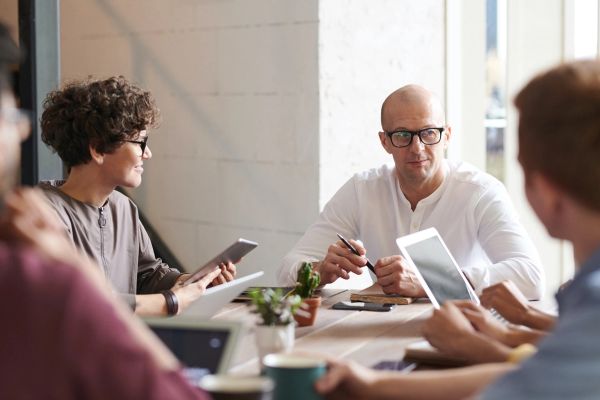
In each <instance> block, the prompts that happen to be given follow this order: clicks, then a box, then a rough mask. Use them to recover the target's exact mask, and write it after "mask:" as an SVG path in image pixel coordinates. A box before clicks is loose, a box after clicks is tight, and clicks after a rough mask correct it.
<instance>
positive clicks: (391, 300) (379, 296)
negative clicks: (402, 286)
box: [350, 283, 414, 304]
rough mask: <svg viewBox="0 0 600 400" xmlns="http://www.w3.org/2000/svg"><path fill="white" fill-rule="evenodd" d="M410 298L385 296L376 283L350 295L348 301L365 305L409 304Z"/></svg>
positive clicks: (411, 300) (393, 295)
mask: <svg viewBox="0 0 600 400" xmlns="http://www.w3.org/2000/svg"><path fill="white" fill-rule="evenodd" d="M413 300H414V299H413V298H412V297H406V296H401V295H399V294H385V293H383V289H382V288H381V286H380V285H379V284H378V283H374V284H373V285H372V286H369V287H368V288H366V289H363V290H361V291H359V292H352V293H350V301H364V302H366V303H377V304H410V303H412V302H413Z"/></svg>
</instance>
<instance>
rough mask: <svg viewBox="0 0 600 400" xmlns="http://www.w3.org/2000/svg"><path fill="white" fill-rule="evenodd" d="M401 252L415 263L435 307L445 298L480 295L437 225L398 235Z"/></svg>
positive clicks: (475, 300) (417, 273) (420, 278)
mask: <svg viewBox="0 0 600 400" xmlns="http://www.w3.org/2000/svg"><path fill="white" fill-rule="evenodd" d="M396 243H397V244H398V247H399V248H400V253H401V254H402V256H403V257H404V258H405V259H406V260H407V261H408V263H409V264H410V265H411V266H413V268H414V269H415V271H416V275H417V277H418V279H419V282H420V283H421V286H423V289H424V290H425V293H427V296H428V297H429V299H430V300H431V303H432V304H433V305H434V307H436V308H439V307H440V305H441V304H443V303H444V302H445V301H446V300H473V301H474V302H476V303H477V304H479V298H478V297H477V294H475V291H474V290H473V288H472V287H471V285H470V284H469V282H468V281H467V278H466V277H465V275H464V273H463V272H462V271H461V269H460V268H459V266H458V264H457V263H456V261H455V260H454V257H452V254H450V251H449V250H448V247H446V244H445V243H444V241H443V240H442V237H441V236H440V234H439V233H438V231H437V229H435V228H429V229H425V230H423V231H420V232H415V233H413V234H410V235H407V236H403V237H400V238H398V239H396Z"/></svg>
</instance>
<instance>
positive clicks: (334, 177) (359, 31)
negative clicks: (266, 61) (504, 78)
mask: <svg viewBox="0 0 600 400" xmlns="http://www.w3.org/2000/svg"><path fill="white" fill-rule="evenodd" d="M319 22H320V24H319V66H320V68H319V89H320V109H321V116H320V155H321V157H320V158H321V164H320V182H321V184H320V195H319V201H320V204H321V206H323V205H324V203H325V202H326V201H327V200H328V199H329V198H330V197H331V196H332V195H333V194H334V193H335V191H337V189H338V188H339V187H340V186H341V185H342V184H343V182H345V181H346V180H347V179H348V178H349V177H350V176H351V175H353V174H354V173H355V172H356V171H359V170H363V169H367V168H371V167H375V166H378V165H381V164H383V163H385V162H388V161H389V162H392V159H391V157H390V156H388V155H387V153H385V151H384V150H383V149H382V148H381V145H380V143H379V138H378V136H377V132H378V131H379V130H381V123H380V109H381V103H382V102H383V100H384V99H385V98H386V97H387V95H388V94H389V93H391V92H392V91H394V90H395V89H397V88H399V87H401V86H403V85H405V84H408V83H418V84H421V85H423V86H425V87H427V88H430V89H431V90H433V91H435V92H437V93H438V94H439V95H440V97H441V98H443V94H444V93H443V88H444V61H445V60H444V38H445V35H444V7H443V2H440V1H439V0H420V1H413V0H370V1H362V0H321V1H320V2H319Z"/></svg>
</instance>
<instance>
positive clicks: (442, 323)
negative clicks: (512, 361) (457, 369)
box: [423, 301, 511, 363]
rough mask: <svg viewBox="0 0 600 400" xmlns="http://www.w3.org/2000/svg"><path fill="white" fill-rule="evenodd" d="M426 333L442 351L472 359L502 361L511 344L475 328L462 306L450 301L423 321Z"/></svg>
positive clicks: (476, 361) (467, 359) (472, 361)
mask: <svg viewBox="0 0 600 400" xmlns="http://www.w3.org/2000/svg"><path fill="white" fill-rule="evenodd" d="M423 336H425V338H426V339H427V340H428V341H429V343H431V345H432V346H434V347H436V348H437V349H439V350H440V351H441V352H442V353H445V354H448V355H450V356H453V357H458V358H461V359H463V360H465V361H467V362H470V363H481V362H502V361H505V360H506V359H507V357H508V354H509V353H510V350H511V349H510V347H508V346H506V345H504V344H502V343H500V342H498V341H497V340H495V339H492V338H489V337H487V336H485V335H483V334H481V333H479V332H477V331H476V330H475V328H474V327H473V325H472V324H471V322H470V321H469V319H468V318H467V317H466V316H465V315H464V314H463V312H462V311H461V309H460V308H459V306H457V305H456V304H454V302H451V301H447V302H445V303H444V305H443V306H442V307H441V308H440V309H439V310H434V312H433V315H432V316H431V318H429V319H428V320H427V321H426V322H425V324H424V325H423Z"/></svg>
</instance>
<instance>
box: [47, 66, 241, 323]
mask: <svg viewBox="0 0 600 400" xmlns="http://www.w3.org/2000/svg"><path fill="white" fill-rule="evenodd" d="M158 118H159V111H158V108H157V107H156V104H155V102H154V98H153V97H152V95H151V94H150V92H148V91H145V90H143V89H141V88H139V87H137V86H135V85H133V84H131V83H129V82H128V81H127V80H126V79H125V78H123V77H122V76H118V77H110V78H108V79H104V80H88V81H78V82H73V83H70V84H68V85H66V86H64V87H63V88H62V89H59V90H56V91H54V92H51V93H50V94H48V96H47V97H46V100H45V101H44V112H43V114H42V120H41V127H42V140H43V141H44V143H46V144H47V145H48V146H50V147H51V148H52V149H53V150H54V151H56V153H58V155H59V156H60V158H61V159H62V160H63V162H64V163H65V165H66V167H67V169H68V172H69V175H68V177H67V179H66V180H65V181H48V182H42V183H41V184H40V187H41V188H42V189H43V191H44V194H45V195H46V197H47V198H48V200H49V201H50V203H51V204H52V206H53V207H54V209H55V210H56V212H57V213H58V216H59V218H60V219H61V220H62V222H63V223H64V225H65V230H66V232H67V234H68V236H69V237H70V238H71V239H72V241H73V243H74V244H75V245H76V246H78V247H80V248H82V249H83V250H85V252H86V253H87V254H88V255H89V256H90V257H91V258H92V259H93V260H94V261H96V263H97V264H98V265H100V266H101V267H102V269H103V271H104V274H105V275H106V277H107V279H108V280H110V281H111V282H112V284H113V286H114V287H115V290H116V291H117V292H118V293H120V294H122V296H123V297H124V299H125V300H126V301H127V302H128V303H129V304H130V306H131V307H132V308H133V309H134V310H135V312H136V313H137V314H140V315H175V314H177V313H179V312H180V311H181V310H182V309H184V308H185V307H187V306H188V305H189V304H190V303H191V302H193V301H194V300H195V299H197V298H198V297H199V296H201V295H202V294H203V293H204V292H205V290H206V287H207V286H208V285H211V284H212V285H218V284H221V283H224V282H227V281H230V280H232V279H234V277H235V273H236V269H235V265H234V264H232V263H228V264H223V265H221V266H220V268H219V269H218V270H216V271H213V272H211V273H209V274H207V275H205V276H204V277H203V278H202V279H200V280H198V281H197V282H195V283H194V284H191V285H187V286H183V285H182V282H183V281H184V280H185V279H186V278H187V274H181V273H180V272H179V271H178V270H176V269H173V268H170V267H169V266H168V265H167V264H165V263H164V262H162V260H161V259H159V258H156V256H155V254H154V250H153V248H152V243H151V242H150V239H149V237H148V234H147V232H146V230H145V228H144V226H143V225H142V223H141V222H140V219H139V214H138V209H137V207H136V205H135V204H134V203H133V202H132V201H131V200H130V199H129V198H128V197H127V196H125V195H123V194H122V193H119V192H118V191H116V190H115V189H116V187H117V186H122V187H127V188H135V187H137V186H139V185H140V184H141V182H142V174H143V172H144V167H143V166H144V162H146V161H148V160H149V159H150V158H151V157H152V152H151V151H150V147H149V146H148V131H149V129H151V128H154V127H156V125H157V120H158Z"/></svg>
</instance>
